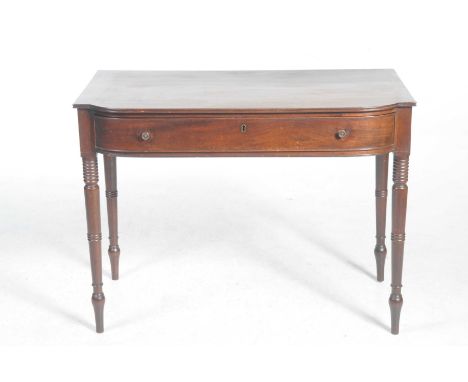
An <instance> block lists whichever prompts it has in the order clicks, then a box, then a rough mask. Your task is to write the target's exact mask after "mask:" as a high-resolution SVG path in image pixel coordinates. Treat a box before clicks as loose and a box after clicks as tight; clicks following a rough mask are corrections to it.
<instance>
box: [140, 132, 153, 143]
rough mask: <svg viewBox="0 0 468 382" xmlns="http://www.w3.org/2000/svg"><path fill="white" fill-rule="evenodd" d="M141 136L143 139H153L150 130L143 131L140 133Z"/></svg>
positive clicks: (146, 140)
mask: <svg viewBox="0 0 468 382" xmlns="http://www.w3.org/2000/svg"><path fill="white" fill-rule="evenodd" d="M140 138H141V140H142V141H145V142H148V141H149V140H150V139H151V133H150V132H149V131H143V132H142V133H141V134H140Z"/></svg>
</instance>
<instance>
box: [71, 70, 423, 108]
mask: <svg viewBox="0 0 468 382" xmlns="http://www.w3.org/2000/svg"><path fill="white" fill-rule="evenodd" d="M414 104H415V102H414V100H413V98H412V97H411V95H410V94H409V92H408V91H407V90H406V88H405V86H404V85H403V83H402V82H401V81H400V79H399V78H398V76H397V75H396V73H395V71H394V70H392V69H374V70H284V71H229V72H225V71H174V72H172V71H108V70H105V71H98V72H97V73H96V75H95V76H94V78H93V79H92V80H91V82H90V83H89V85H88V86H87V88H86V89H85V90H84V92H83V93H82V94H81V95H80V97H79V98H78V99H77V100H76V102H75V104H74V107H77V108H86V109H93V110H102V111H116V112H117V111H119V112H124V111H134V112H158V113H173V112H194V113H204V112H215V113H221V112H232V111H236V112H244V113H249V112H274V113H278V112H293V111H294V112H297V111H301V112H309V111H317V110H330V109H333V110H337V111H339V110H342V111H346V110H356V111H357V110H361V111H364V110H375V109H382V108H387V107H389V106H413V105H414Z"/></svg>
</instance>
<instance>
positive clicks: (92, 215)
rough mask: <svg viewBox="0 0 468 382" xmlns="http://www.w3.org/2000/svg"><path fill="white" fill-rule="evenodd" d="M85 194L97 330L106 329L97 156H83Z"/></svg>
mask: <svg viewBox="0 0 468 382" xmlns="http://www.w3.org/2000/svg"><path fill="white" fill-rule="evenodd" d="M83 178H84V182H85V187H84V194H85V202H86V220H87V223H88V242H89V254H90V259H91V274H92V279H93V294H92V297H91V302H92V303H93V308H94V316H95V319H96V332H98V333H102V332H103V331H104V303H105V297H104V293H103V291H102V256H101V239H102V235H101V216H100V206H99V186H98V181H99V176H98V165H97V158H96V156H95V155H94V156H90V157H83Z"/></svg>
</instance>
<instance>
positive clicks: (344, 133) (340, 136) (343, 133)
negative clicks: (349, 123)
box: [336, 129, 349, 139]
mask: <svg viewBox="0 0 468 382" xmlns="http://www.w3.org/2000/svg"><path fill="white" fill-rule="evenodd" d="M348 135H349V131H348V130H344V129H342V130H338V131H337V133H336V137H337V138H338V139H343V138H346V137H347V136H348Z"/></svg>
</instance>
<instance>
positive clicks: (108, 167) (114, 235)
mask: <svg viewBox="0 0 468 382" xmlns="http://www.w3.org/2000/svg"><path fill="white" fill-rule="evenodd" d="M104 172H105V174H106V199H107V220H108V223H109V250H108V254H109V259H110V262H111V270H112V280H118V279H119V257H120V247H119V242H118V240H119V235H118V215H117V159H116V157H115V156H113V155H108V154H106V155H104Z"/></svg>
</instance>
